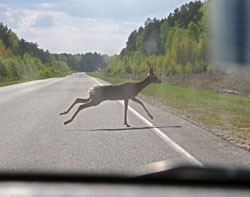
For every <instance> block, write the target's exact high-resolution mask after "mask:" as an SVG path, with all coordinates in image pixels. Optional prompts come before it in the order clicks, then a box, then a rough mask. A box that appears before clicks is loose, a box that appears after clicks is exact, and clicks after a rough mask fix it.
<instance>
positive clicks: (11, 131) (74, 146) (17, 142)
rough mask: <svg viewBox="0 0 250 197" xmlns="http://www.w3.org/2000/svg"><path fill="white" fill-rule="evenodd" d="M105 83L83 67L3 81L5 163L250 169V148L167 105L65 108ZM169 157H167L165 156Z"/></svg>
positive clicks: (9, 166)
mask: <svg viewBox="0 0 250 197" xmlns="http://www.w3.org/2000/svg"><path fill="white" fill-rule="evenodd" d="M104 83H105V82H103V81H101V80H99V79H98V80H97V79H94V78H91V77H89V76H87V75H85V74H84V73H82V74H77V75H72V76H68V77H65V78H54V79H48V80H38V81H33V82H27V83H22V84H17V85H12V86H7V87H2V88H0V139H1V140H0V158H1V159H0V170H2V171H6V170H11V171H23V172H37V171H39V172H42V171H48V172H83V173H88V172H90V173H93V172H97V173H130V172H135V171H140V170H141V169H144V168H145V167H151V168H153V167H155V164H160V165H159V166H162V165H163V164H164V166H165V167H172V166H175V165H182V164H184V165H198V166H222V167H223V166H226V167H247V168H250V153H249V152H248V151H246V150H243V149H240V148H238V147H236V146H234V145H232V144H230V143H228V142H226V141H224V140H221V139H220V138H219V137H217V136H214V135H213V134H211V133H209V132H208V131H205V130H203V129H201V128H199V127H197V126H195V125H192V124H191V123H189V122H187V121H185V120H182V119H180V118H178V117H175V116H173V115H171V114H169V113H168V112H166V111H164V110H163V109H161V108H159V107H156V106H153V105H151V104H149V103H145V105H146V106H147V108H148V109H149V111H150V112H151V114H152V115H153V116H154V119H153V120H151V119H148V117H147V116H146V114H145V112H144V111H143V109H142V108H141V106H138V104H136V103H133V102H132V101H130V102H129V105H130V109H129V111H128V123H129V124H130V125H131V127H130V128H127V127H124V125H123V113H124V109H123V104H122V102H120V101H105V102H103V103H101V104H100V105H98V106H96V107H91V108H88V109H85V110H83V111H81V112H80V113H79V114H78V116H77V117H76V119H75V120H74V121H73V122H72V123H70V124H68V125H66V126H65V125H64V124H63V123H64V121H66V120H68V119H69V118H70V117H71V116H72V114H73V113H74V112H75V110H76V109H77V106H76V107H75V108H73V109H72V111H71V112H70V113H69V114H67V115H63V116H60V115H59V114H60V113H61V112H63V111H64V110H66V109H67V108H68V107H69V105H70V104H71V103H72V102H73V101H74V99H75V98H77V97H83V98H85V97H87V92H88V89H89V88H90V87H91V86H93V85H97V84H104ZM163 161H164V162H163Z"/></svg>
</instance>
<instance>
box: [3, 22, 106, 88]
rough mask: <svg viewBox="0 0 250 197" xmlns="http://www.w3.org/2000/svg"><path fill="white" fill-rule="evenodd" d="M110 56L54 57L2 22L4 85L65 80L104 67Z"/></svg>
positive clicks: (78, 55) (70, 55) (66, 55)
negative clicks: (51, 78)
mask: <svg viewBox="0 0 250 197" xmlns="http://www.w3.org/2000/svg"><path fill="white" fill-rule="evenodd" d="M108 63H109V56H107V55H101V54H98V53H96V52H95V53H86V54H75V55H72V54H66V53H64V54H52V53H50V52H49V51H48V50H46V51H44V50H43V49H40V48H39V47H38V44H37V43H32V42H27V41H25V40H24V39H19V38H18V36H17V35H16V34H15V33H14V32H13V31H12V30H11V29H9V28H8V27H7V26H6V25H4V24H3V23H0V83H5V82H11V81H25V80H33V79H41V78H49V77H61V76H65V75H67V74H70V73H72V72H75V71H77V72H88V71H95V70H98V69H101V68H104V67H105V66H106V65H107V64H108Z"/></svg>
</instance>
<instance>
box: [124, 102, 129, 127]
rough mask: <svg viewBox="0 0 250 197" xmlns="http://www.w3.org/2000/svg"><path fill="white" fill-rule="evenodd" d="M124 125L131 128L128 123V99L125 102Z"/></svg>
mask: <svg viewBox="0 0 250 197" xmlns="http://www.w3.org/2000/svg"><path fill="white" fill-rule="evenodd" d="M124 110H125V111H124V125H126V126H127V127H130V126H129V125H128V123H127V111H128V99H125V100H124Z"/></svg>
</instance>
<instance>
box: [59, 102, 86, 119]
mask: <svg viewBox="0 0 250 197" xmlns="http://www.w3.org/2000/svg"><path fill="white" fill-rule="evenodd" d="M89 100H90V99H89V98H87V99H83V98H77V99H76V100H75V101H74V102H73V104H72V105H71V106H70V107H69V109H67V110H66V111H64V112H62V113H60V115H64V114H67V113H69V111H70V110H71V109H72V108H73V107H74V106H75V104H77V103H86V102H88V101H89Z"/></svg>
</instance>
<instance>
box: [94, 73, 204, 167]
mask: <svg viewBox="0 0 250 197" xmlns="http://www.w3.org/2000/svg"><path fill="white" fill-rule="evenodd" d="M92 79H93V80H94V81H95V82H96V83H98V84H99V85H104V84H102V83H100V82H99V81H97V80H96V79H95V78H93V77H92ZM118 102H119V103H121V104H122V105H124V103H123V102H122V101H118ZM128 109H129V111H130V112H132V113H133V114H134V115H135V116H137V117H138V118H139V119H140V120H142V121H143V122H144V123H145V124H146V125H147V126H150V127H152V129H151V130H153V131H154V133H155V134H156V135H157V136H158V137H159V138H161V139H162V140H163V141H164V142H165V143H167V144H168V145H169V146H170V147H171V148H172V149H173V150H174V151H176V152H177V153H178V154H180V155H182V156H184V157H185V158H186V159H187V160H188V162H189V163H191V164H193V165H197V166H204V164H203V163H201V162H200V161H199V160H198V159H196V158H195V157H194V156H193V155H191V154H190V153H189V152H188V151H186V150H185V149H184V148H182V147H181V146H180V145H178V144H177V143H176V142H175V141H173V140H172V139H171V138H169V137H168V136H167V135H166V134H165V133H163V132H162V131H161V130H160V129H158V128H156V127H155V126H154V125H153V124H152V123H151V122H150V121H148V120H147V119H146V118H144V117H143V116H142V115H141V114H139V113H138V112H137V111H135V110H134V109H133V108H132V107H130V106H128Z"/></svg>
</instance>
